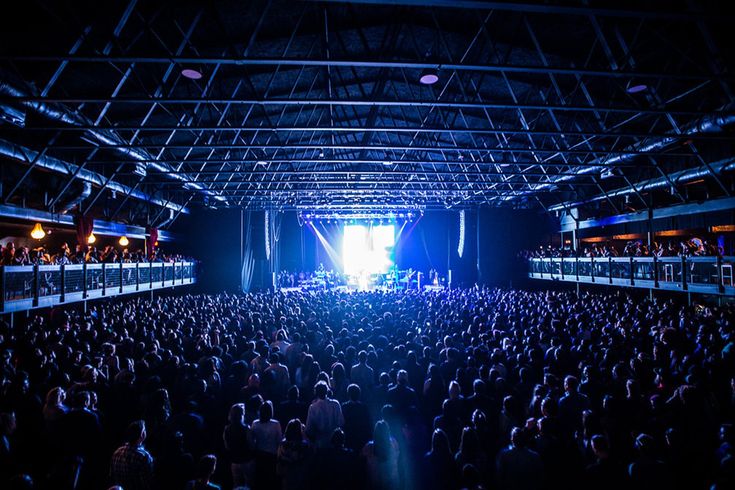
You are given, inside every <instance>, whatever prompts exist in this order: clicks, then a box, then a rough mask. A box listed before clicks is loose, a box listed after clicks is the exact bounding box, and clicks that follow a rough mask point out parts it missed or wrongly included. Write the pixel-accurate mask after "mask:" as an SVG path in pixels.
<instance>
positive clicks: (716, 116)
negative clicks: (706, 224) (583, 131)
mask: <svg viewBox="0 0 735 490" xmlns="http://www.w3.org/2000/svg"><path fill="white" fill-rule="evenodd" d="M732 125H735V112H733V107H732V106H728V107H726V108H724V109H723V112H716V113H712V114H707V115H705V116H702V117H701V118H699V119H697V120H696V121H694V122H692V123H689V124H687V125H685V126H684V127H682V128H681V130H680V134H679V135H676V136H668V137H662V138H659V139H657V140H655V141H652V142H648V143H645V142H641V143H639V144H636V145H633V146H630V147H628V148H627V149H625V150H622V152H621V154H620V155H616V156H611V157H607V158H604V159H597V160H595V161H593V162H592V163H593V164H597V165H595V166H586V167H577V170H576V172H575V173H574V174H568V175H560V176H558V177H552V178H551V179H549V182H544V183H542V184H537V185H534V186H532V188H531V189H528V190H524V191H518V192H517V193H515V194H514V195H512V196H505V197H503V198H501V200H503V201H508V200H511V199H514V198H516V197H518V196H522V195H528V194H532V193H534V192H537V191H540V190H545V189H552V188H554V187H556V186H558V185H559V184H562V183H564V182H568V181H570V180H572V179H574V178H575V177H577V176H579V175H587V174H593V173H604V172H605V171H607V170H609V169H606V168H605V167H604V166H612V165H618V164H622V163H626V162H629V161H631V160H633V159H634V158H636V157H637V156H639V154H640V153H659V152H661V151H663V150H664V149H666V148H668V147H669V146H672V145H674V144H676V143H677V142H679V141H681V136H682V135H696V134H703V133H722V132H724V131H726V130H727V129H728V128H729V127H730V126H732ZM590 151H591V152H593V151H592V150H590ZM626 151H627V152H629V153H626ZM630 152H633V153H630ZM599 164H602V165H604V166H603V167H600V166H599ZM540 165H543V164H540ZM705 172H706V170H705ZM663 180H664V181H665V180H666V179H665V178H663ZM672 180H673V179H672ZM636 188H638V189H639V190H640V187H639V186H638V184H636ZM631 192H634V191H633V190H632V189H631ZM608 195H610V194H608ZM599 199H604V196H602V197H599ZM549 209H550V210H554V209H563V206H562V207H558V206H554V207H552V208H549Z"/></svg>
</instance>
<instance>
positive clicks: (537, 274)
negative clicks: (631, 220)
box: [528, 257, 735, 296]
mask: <svg viewBox="0 0 735 490" xmlns="http://www.w3.org/2000/svg"><path fill="white" fill-rule="evenodd" d="M734 269H735V257H598V258H592V257H565V258H534V259H529V260H528V277H530V278H533V279H548V280H555V281H568V282H578V283H592V284H608V285H613V286H627V287H637V288H646V289H665V290H668V291H689V292H694V293H704V294H721V295H726V296H735V282H734V281H735V279H734V278H733V270H734Z"/></svg>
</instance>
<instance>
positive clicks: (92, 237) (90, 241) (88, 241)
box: [87, 233, 97, 245]
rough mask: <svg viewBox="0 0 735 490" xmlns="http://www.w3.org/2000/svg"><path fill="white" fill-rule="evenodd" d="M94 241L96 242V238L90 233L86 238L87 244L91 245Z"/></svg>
mask: <svg viewBox="0 0 735 490" xmlns="http://www.w3.org/2000/svg"><path fill="white" fill-rule="evenodd" d="M96 241H97V237H96V236H94V233H90V234H89V236H88V237H87V243H89V244H90V245H92V244H93V243H94V242H96Z"/></svg>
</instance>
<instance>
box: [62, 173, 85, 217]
mask: <svg viewBox="0 0 735 490" xmlns="http://www.w3.org/2000/svg"><path fill="white" fill-rule="evenodd" d="M91 194H92V184H90V183H89V182H87V181H86V180H85V181H82V186H81V188H80V189H79V190H78V191H77V192H76V193H75V194H74V195H72V196H71V197H70V198H67V199H66V200H65V201H66V202H63V203H62V204H61V205H59V206H58V207H57V208H56V209H57V212H58V213H60V214H66V213H68V212H69V211H71V210H72V209H74V207H75V206H79V205H81V204H82V202H84V200H85V199H87V198H88V197H89V196H90V195H91Z"/></svg>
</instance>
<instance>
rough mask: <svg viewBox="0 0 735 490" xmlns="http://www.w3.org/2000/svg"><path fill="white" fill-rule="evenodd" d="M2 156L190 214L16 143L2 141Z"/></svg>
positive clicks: (177, 206)
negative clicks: (31, 163) (33, 163)
mask: <svg viewBox="0 0 735 490" xmlns="http://www.w3.org/2000/svg"><path fill="white" fill-rule="evenodd" d="M0 156H4V157H7V158H10V159H12V160H16V161H18V162H21V163H25V164H29V163H30V162H34V161H35V166H36V167H39V168H44V169H47V170H51V171H54V172H58V173H60V174H64V175H74V176H76V178H77V179H80V180H82V181H84V182H88V183H89V184H92V185H96V186H99V187H104V186H105V185H106V186H107V189H109V190H111V191H115V192H119V193H121V194H124V195H128V194H129V195H130V197H132V198H135V199H140V200H141V201H146V202H150V203H151V204H155V205H157V206H162V207H165V208H168V209H172V210H174V211H181V212H182V213H185V214H188V213H189V210H188V209H187V208H186V207H184V206H182V205H180V204H176V203H172V202H170V201H167V200H163V199H159V198H157V197H153V196H150V195H148V194H146V193H145V192H142V191H139V190H137V189H132V188H130V187H128V186H126V185H123V184H120V183H119V182H115V181H112V180H110V181H109V182H108V178H107V177H105V176H103V175H100V174H98V173H97V172H92V171H91V170H87V169H85V168H79V166H77V165H74V164H72V163H67V162H64V161H62V160H59V159H58V158H54V157H50V156H48V155H39V153H38V152H37V151H35V150H31V149H30V148H25V147H23V146H20V145H16V144H15V143H11V142H10V141H7V140H4V139H0Z"/></svg>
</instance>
